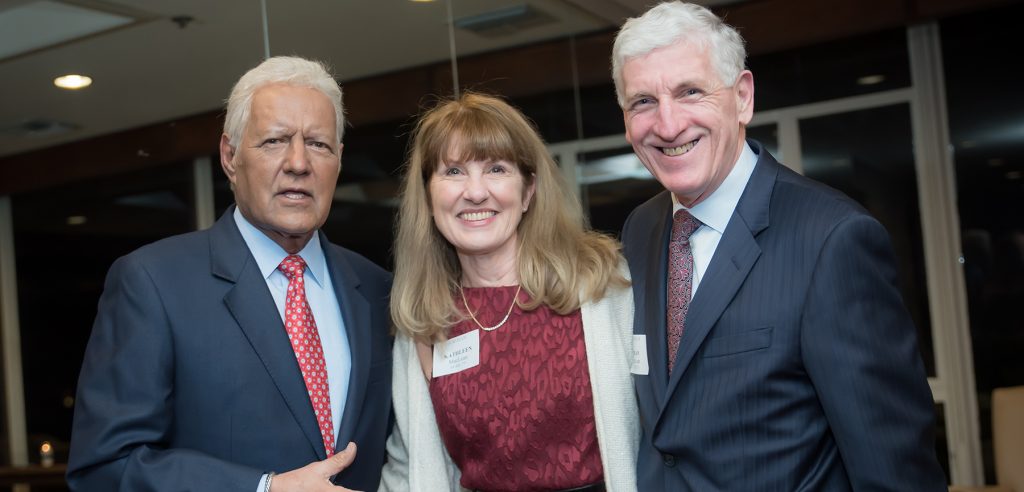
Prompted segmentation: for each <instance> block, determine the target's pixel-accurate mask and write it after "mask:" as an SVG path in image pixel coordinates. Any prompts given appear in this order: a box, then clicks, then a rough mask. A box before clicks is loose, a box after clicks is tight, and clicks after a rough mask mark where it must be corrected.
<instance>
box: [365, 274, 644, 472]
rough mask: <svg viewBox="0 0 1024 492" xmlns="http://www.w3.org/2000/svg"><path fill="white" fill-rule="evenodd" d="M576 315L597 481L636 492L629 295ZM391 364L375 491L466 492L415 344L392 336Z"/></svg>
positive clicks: (616, 295) (609, 296) (623, 291)
mask: <svg viewBox="0 0 1024 492" xmlns="http://www.w3.org/2000/svg"><path fill="white" fill-rule="evenodd" d="M580 311H581V315H582V318H583V338H584V344H585V345H586V349H587V365H588V367H589V369H590V385H591V387H592V389H593V393H594V420H595V421H596V422H595V423H596V425H597V442H598V446H599V447H600V449H601V466H602V467H603V468H604V481H605V484H606V486H607V489H608V490H609V491H611V492H619V491H628V492H632V491H636V456H637V446H638V441H639V439H640V423H639V416H638V413H637V403H636V394H635V392H634V390H633V377H632V376H631V375H630V372H629V368H630V361H631V360H632V353H633V294H632V291H631V290H630V288H629V287H626V288H617V289H610V290H609V291H608V292H607V293H606V295H605V297H604V298H603V299H601V300H600V301H597V302H592V303H584V304H583V305H582V306H581V308H580ZM393 363H394V371H393V387H392V391H393V395H394V408H395V427H394V429H393V430H392V431H391V437H390V438H388V443H387V450H388V461H387V463H386V464H385V465H384V470H383V476H382V478H381V484H380V489H379V490H381V491H396V492H397V491H403V492H404V491H424V492H438V491H446V490H447V491H460V490H465V489H462V487H461V486H460V485H459V477H460V472H459V469H458V467H456V466H455V463H454V462H452V459H451V456H449V455H448V452H447V450H445V447H444V443H443V441H441V435H440V433H439V431H438V429H437V420H436V419H435V417H434V407H433V405H432V403H431V400H430V392H429V390H428V388H427V381H426V379H425V378H424V376H423V369H422V366H421V365H420V362H419V358H418V356H417V354H416V344H415V343H414V342H413V341H412V340H411V339H410V338H409V337H407V336H405V335H402V334H399V335H398V336H397V337H396V339H395V348H394V362H393Z"/></svg>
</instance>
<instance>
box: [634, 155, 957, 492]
mask: <svg viewBox="0 0 1024 492" xmlns="http://www.w3.org/2000/svg"><path fill="white" fill-rule="evenodd" d="M750 144H751V147H753V149H754V151H755V152H756V153H757V154H758V155H759V158H758V162H757V165H756V166H755V168H754V171H753V174H752V175H751V177H750V181H749V182H748V184H747V186H746V189H745V190H744V192H743V195H742V197H741V198H740V201H739V204H738V205H737V208H736V211H735V212H734V213H733V215H732V217H731V219H730V221H729V225H728V226H727V227H726V230H725V232H724V234H723V236H722V239H721V242H720V243H719V245H718V249H717V250H716V251H715V254H714V257H713V258H712V260H711V263H710V265H709V266H708V269H707V271H706V272H705V274H704V276H703V277H702V279H701V282H700V285H699V287H698V289H697V290H696V292H695V295H694V298H693V300H692V302H691V304H690V307H689V311H688V313H687V318H686V328H685V331H684V333H683V338H682V341H681V345H680V348H679V352H678V354H677V360H676V364H675V368H674V370H673V373H672V374H671V375H669V374H667V372H668V371H667V353H666V352H667V350H666V342H665V339H666V335H665V320H666V309H665V281H666V272H667V256H668V255H667V245H668V240H669V235H670V229H671V216H672V200H671V196H670V195H669V193H668V192H663V193H661V194H659V195H657V196H656V197H654V198H653V199H651V200H650V201H648V202H647V203H645V204H643V205H641V206H640V207H638V208H637V209H636V210H634V211H633V213H632V214H631V215H630V217H629V218H628V219H627V221H626V225H625V228H624V229H623V233H622V239H623V243H624V246H625V254H626V257H627V259H628V261H629V266H630V270H631V274H632V277H633V289H634V296H635V299H636V307H637V308H636V312H637V314H636V319H635V326H634V331H635V333H637V334H644V335H646V339H647V356H648V360H649V361H650V374H649V375H647V376H642V375H640V376H634V377H635V382H636V389H637V396H638V399H639V405H640V415H641V424H642V427H643V437H642V440H641V443H640V453H639V460H638V474H637V475H638V481H639V489H640V490H666V491H668V490H671V491H702V492H703V491H715V490H727V491H739V490H743V491H757V490H765V491H769V490H770V491H797V490H829V491H832V490H838V491H843V490H906V491H940V490H945V488H946V481H945V477H944V474H943V472H942V469H941V468H940V467H939V465H938V461H937V459H936V454H935V442H934V439H933V437H932V435H933V425H934V423H933V420H934V406H933V402H932V397H931V393H930V391H929V388H928V384H927V379H926V375H925V371H924V368H923V364H922V363H921V357H920V354H919V352H918V347H917V341H916V333H915V330H914V327H913V325H912V323H911V320H910V317H909V315H908V313H907V311H906V309H905V307H904V305H903V302H902V299H901V295H900V292H899V290H898V289H897V287H896V267H895V262H894V256H893V253H892V251H891V247H890V244H889V238H888V235H887V234H886V231H885V229H884V228H883V227H882V225H881V224H879V223H878V222H877V221H876V220H875V219H873V218H871V217H870V216H869V215H868V214H867V213H866V212H865V211H864V210H863V209H861V207H859V206H858V205H857V204H856V203H854V202H853V201H851V200H850V199H848V198H847V197H845V196H843V195H842V194H841V193H839V192H837V191H835V190H832V189H830V188H828V187H826V186H823V185H821V184H819V183H816V182H814V181H812V180H810V179H807V178H805V177H802V176H800V175H798V174H796V173H794V172H792V171H790V170H789V169H787V168H785V167H783V166H781V165H780V164H779V163H778V162H776V161H775V159H774V158H773V157H772V156H771V155H769V154H768V152H767V151H765V150H764V149H763V148H762V147H761V146H760V144H758V143H757V142H754V141H750Z"/></svg>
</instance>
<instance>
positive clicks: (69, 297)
mask: <svg viewBox="0 0 1024 492" xmlns="http://www.w3.org/2000/svg"><path fill="white" fill-rule="evenodd" d="M191 170H192V167H191V165H190V164H189V163H178V164H174V165H169V166H165V167H162V168H155V169H146V170H142V171H138V172H135V173H129V174H122V175H118V176H116V177H109V178H102V179H95V180H92V181H86V182H78V183H75V184H73V185H67V186H64V187H61V188H56V189H47V190H44V191H38V192H31V193H25V194H21V195H15V196H13V197H12V200H11V212H12V215H13V218H14V239H15V254H16V258H15V260H16V268H17V274H18V280H17V282H18V310H19V317H20V321H21V345H22V351H21V353H22V366H23V374H24V387H25V414H26V425H27V431H28V446H29V459H30V460H33V461H38V459H39V447H40V444H41V443H42V442H43V441H50V442H51V443H52V444H53V447H54V453H55V458H56V461H57V462H66V461H67V445H68V441H69V440H70V437H71V416H72V411H73V409H74V397H75V388H76V384H77V381H78V372H79V369H80V368H81V365H82V355H83V354H84V352H85V345H86V341H87V340H88V338H89V334H90V333H91V331H92V323H93V320H94V318H95V317H96V305H97V301H98V300H99V297H100V293H101V292H102V291H103V281H104V278H105V276H106V273H107V269H109V268H110V265H111V263H113V261H114V260H115V259H117V258H118V257H120V256H123V255H125V254H127V253H129V252H131V251H132V250H134V249H136V248H138V247H140V246H142V245H145V244H148V243H151V242H153V241H156V240H158V239H161V238H164V237H167V236H171V235H174V234H179V233H183V232H187V231H189V230H191V229H193V227H194V224H193V222H194V212H193V207H192V202H193V199H192V177H191Z"/></svg>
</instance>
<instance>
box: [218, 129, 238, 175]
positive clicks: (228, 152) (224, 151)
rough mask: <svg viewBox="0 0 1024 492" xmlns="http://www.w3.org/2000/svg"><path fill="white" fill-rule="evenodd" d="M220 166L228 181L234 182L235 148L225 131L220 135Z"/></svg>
mask: <svg viewBox="0 0 1024 492" xmlns="http://www.w3.org/2000/svg"><path fill="white" fill-rule="evenodd" d="M220 167H221V169H223V170H224V175H226V176H227V177H228V181H230V182H231V184H235V148H234V147H232V146H231V139H230V138H228V134H227V133H223V134H221V136H220Z"/></svg>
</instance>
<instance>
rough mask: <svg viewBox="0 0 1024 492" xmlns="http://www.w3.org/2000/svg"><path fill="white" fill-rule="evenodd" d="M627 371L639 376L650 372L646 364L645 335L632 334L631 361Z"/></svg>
mask: <svg viewBox="0 0 1024 492" xmlns="http://www.w3.org/2000/svg"><path fill="white" fill-rule="evenodd" d="M629 372H631V373H633V374H637V375H640V376H646V375H647V374H648V373H650V372H651V371H650V368H649V367H648V366H647V335H633V362H632V363H631V364H630V365H629Z"/></svg>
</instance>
